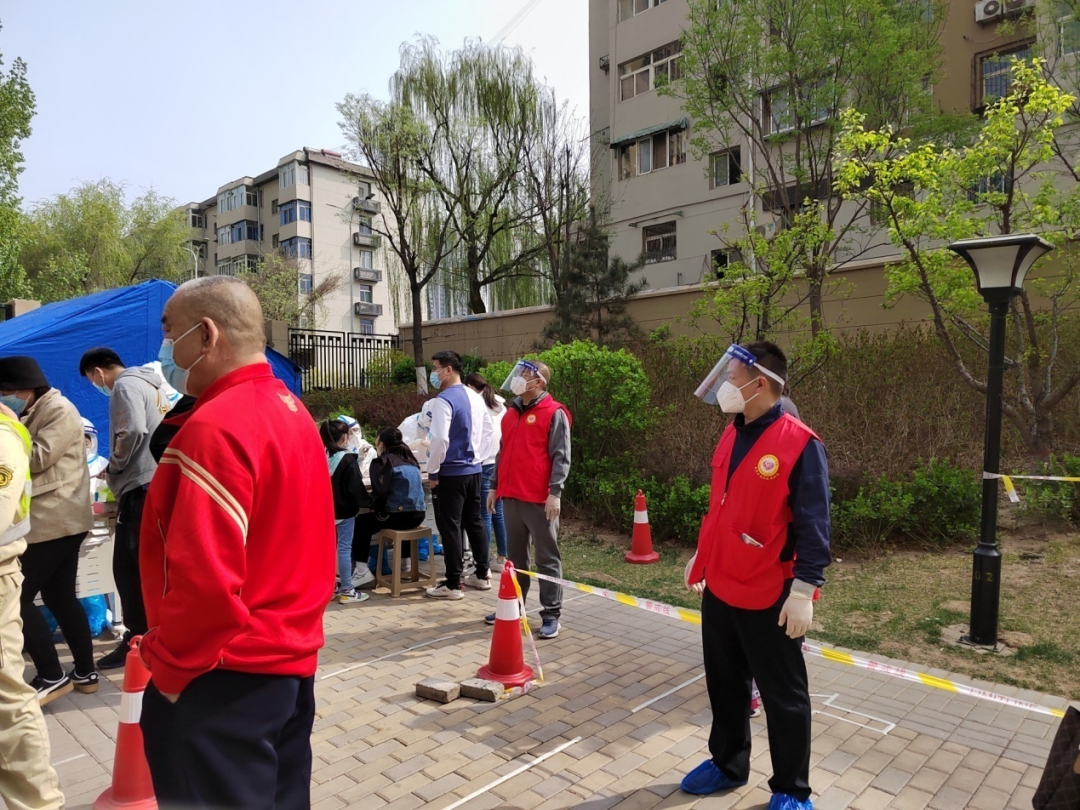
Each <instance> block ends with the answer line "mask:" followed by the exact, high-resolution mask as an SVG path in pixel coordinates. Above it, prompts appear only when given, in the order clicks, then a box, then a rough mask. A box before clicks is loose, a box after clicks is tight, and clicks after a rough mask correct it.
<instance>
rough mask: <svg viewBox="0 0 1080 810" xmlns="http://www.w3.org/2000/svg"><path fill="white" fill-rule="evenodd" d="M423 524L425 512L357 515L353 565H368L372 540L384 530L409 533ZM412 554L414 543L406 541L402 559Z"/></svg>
mask: <svg viewBox="0 0 1080 810" xmlns="http://www.w3.org/2000/svg"><path fill="white" fill-rule="evenodd" d="M380 517H381V518H382V519H381V520H380ZM423 522H424V513H423V512H394V513H392V514H389V515H381V516H379V515H376V514H375V513H374V512H365V513H364V514H362V515H357V516H356V529H355V530H354V531H353V541H352V558H353V565H356V564H357V563H358V562H363V563H366V562H367V561H368V558H369V557H371V539H372V538H373V537H374V536H375V535H376V534H378V533H379V532H381V531H382V530H383V529H396V530H397V531H408V530H409V529H415V528H416V527H417V526H419V525H420V524H421V523H423ZM411 552H412V543H410V542H409V541H405V542H404V543H402V544H401V556H402V557H407V556H408V555H409V554H410V553H411ZM372 573H374V571H373V572H372Z"/></svg>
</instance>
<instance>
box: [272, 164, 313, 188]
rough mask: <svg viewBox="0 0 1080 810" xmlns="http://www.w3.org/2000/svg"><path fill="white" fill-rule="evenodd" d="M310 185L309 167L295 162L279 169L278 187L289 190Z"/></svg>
mask: <svg viewBox="0 0 1080 810" xmlns="http://www.w3.org/2000/svg"><path fill="white" fill-rule="evenodd" d="M307 184H308V167H307V164H305V163H298V162H297V161H295V160H294V161H293V162H292V163H286V164H285V165H284V166H281V167H279V168H278V186H279V187H280V188H288V187H289V186H297V185H299V186H306V185H307Z"/></svg>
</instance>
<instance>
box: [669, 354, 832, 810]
mask: <svg viewBox="0 0 1080 810" xmlns="http://www.w3.org/2000/svg"><path fill="white" fill-rule="evenodd" d="M786 378H787V358H786V357H785V356H784V353H783V352H782V351H781V350H780V348H779V347H777V346H776V345H775V344H773V343H769V342H766V341H758V342H755V343H750V344H748V345H746V346H732V347H730V348H729V349H728V350H727V352H726V353H725V354H724V357H723V358H722V359H721V360H720V362H719V363H717V364H716V367H715V368H714V369H713V370H712V371H711V372H710V373H709V375H708V376H707V377H706V378H705V380H704V381H703V382H702V383H701V385H700V386H699V387H698V390H697V391H696V392H695V393H696V394H697V396H699V397H700V398H701V399H702V400H703V401H705V402H707V403H709V404H714V405H718V406H720V408H721V409H722V410H723V411H724V412H725V413H731V414H735V418H734V420H733V421H732V423H731V424H729V425H728V427H727V429H726V430H725V431H724V433H723V435H722V436H721V437H720V442H719V444H718V445H717V448H716V452H715V454H714V455H713V460H712V468H713V479H712V494H711V499H710V503H709V512H708V514H707V515H706V516H705V518H704V520H703V521H702V525H701V531H700V533H699V535H698V548H697V553H696V554H695V555H694V557H693V559H691V560H690V563H689V564H688V565H687V567H686V585H687V587H688V588H690V589H691V590H692V591H694V592H695V593H698V594H701V596H702V604H701V632H702V640H703V647H704V656H705V677H706V684H707V686H708V691H709V700H710V702H711V703H712V711H713V725H712V732H711V733H710V735H709V752H710V753H711V755H712V756H711V758H710V759H707V760H705V762H703V763H702V764H701V765H699V766H698V767H697V768H695V769H694V770H693V771H691V772H690V773H689V774H688V775H687V776H686V777H685V778H684V779H683V782H682V789H683V790H685V791H686V792H688V793H693V794H698V795H704V794H708V793H715V792H717V791H721V790H729V789H731V788H736V787H740V786H742V785H745V784H746V783H747V781H748V780H749V778H750V736H751V735H750V698H751V681H752V680H754V679H756V681H757V686H758V689H759V690H760V692H761V699H762V701H763V702H764V704H765V713H766V716H767V718H768V726H769V753H770V756H771V757H772V766H773V776H772V778H771V779H770V780H769V787H770V788H771V789H772V791H773V796H772V800H771V801H770V803H769V808H770V810H811V808H812V804H811V802H810V792H811V791H810V781H809V772H810V695H809V684H808V679H807V674H806V664H805V662H804V661H803V657H802V648H801V644H802V638H803V635H804V634H805V633H806V631H807V630H808V629H809V628H810V623H811V621H812V619H813V614H814V610H813V600H814V599H815V598H816V595H817V589H818V588H820V587H821V586H822V585H823V584H824V583H825V578H824V570H825V568H826V567H827V566H828V565H829V563H830V561H831V555H830V552H829V473H828V465H827V461H826V457H825V447H824V445H822V443H821V440H820V439H818V437H817V436H815V435H814V433H813V432H812V431H811V430H810V429H809V428H808V427H806V425H804V424H803V423H802V422H800V421H798V420H797V419H795V418H794V417H792V416H791V415H790V414H788V413H786V412H785V411H784V407H783V405H782V404H781V402H780V396H781V393H782V392H783V390H784V384H785V380H786Z"/></svg>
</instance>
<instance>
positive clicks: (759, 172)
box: [661, 0, 951, 338]
mask: <svg viewBox="0 0 1080 810" xmlns="http://www.w3.org/2000/svg"><path fill="white" fill-rule="evenodd" d="M946 6H947V4H944V3H941V2H937V0H901V1H900V2H897V0H815V2H806V0H737V2H736V1H735V0H720V1H719V2H717V0H689V14H688V26H687V29H686V30H685V31H684V33H683V36H682V38H681V57H680V58H679V60H678V61H677V63H676V64H678V67H677V68H675V69H672V70H671V71H669V82H668V84H667V86H666V87H662V89H661V92H665V93H670V94H672V95H674V96H677V97H678V98H681V99H682V100H683V104H684V108H685V110H686V111H687V113H689V115H690V116H691V117H692V119H693V121H694V130H693V132H694V135H693V137H692V138H691V140H690V146H691V150H692V152H693V153H694V154H695V156H696V157H698V158H701V159H709V160H710V161H711V160H712V157H711V156H713V155H717V154H719V153H724V154H723V157H718V158H717V160H721V161H724V163H723V164H721V168H722V169H724V170H726V171H727V172H728V176H729V178H730V174H731V171H735V172H736V173H737V175H738V178H739V180H740V181H742V182H746V183H748V184H749V185H750V187H751V189H752V193H751V194H750V195H749V198H748V201H747V203H746V205H745V210H744V211H743V212H742V215H741V217H739V218H738V219H736V220H735V221H733V222H731V223H729V224H728V226H727V227H726V228H720V229H717V231H716V235H717V237H718V239H719V240H720V243H721V246H722V247H721V249H723V250H726V251H728V252H729V255H731V256H733V257H737V258H736V259H735V263H736V264H737V265H738V267H734V268H732V270H731V271H730V272H728V273H726V275H725V279H726V280H727V282H728V284H729V285H730V284H731V282H733V281H737V282H739V283H740V284H743V285H745V284H746V283H747V282H750V281H751V280H753V283H752V284H751V286H749V287H745V286H744V287H743V289H740V290H736V289H734V287H732V286H725V287H721V290H720V292H719V293H717V294H716V295H714V296H712V304H713V306H712V311H713V313H714V314H715V315H716V317H717V318H718V319H719V320H724V319H730V316H729V312H730V308H731V305H732V304H735V305H736V311H737V314H736V318H737V320H739V321H745V324H744V325H742V326H739V327H738V328H737V329H735V330H733V331H734V332H739V331H745V330H746V329H751V330H753V331H754V332H756V333H758V334H760V335H761V336H765V334H766V333H768V332H769V331H772V332H773V333H774V334H775V332H777V331H780V330H782V329H784V328H785V326H786V325H788V324H789V322H790V320H791V318H792V317H793V315H794V314H795V312H796V311H797V310H798V309H799V308H805V309H807V310H808V312H807V316H806V320H807V326H808V327H809V330H810V332H811V334H812V336H813V337H814V338H817V337H819V336H820V335H822V334H823V333H825V332H827V331H828V329H829V328H830V324H829V323H827V321H826V317H825V312H824V300H825V297H826V293H827V292H828V291H829V287H830V280H829V276H830V274H831V273H833V272H834V271H835V270H837V269H841V268H843V266H844V265H845V264H847V263H849V262H851V261H853V260H856V259H860V258H863V257H865V256H868V255H872V252H873V251H875V250H877V249H879V248H880V247H882V246H883V245H885V244H887V242H886V240H885V239H884V238H883V236H882V235H881V232H880V228H879V227H877V226H876V224H875V223H874V222H873V221H871V220H870V219H868V218H867V216H866V214H867V213H868V212H867V207H866V204H865V203H864V202H860V201H857V200H856V201H845V200H844V199H843V198H842V197H841V195H839V194H837V193H835V192H834V191H833V179H834V178H833V163H834V159H835V157H836V146H837V127H836V122H837V121H838V119H839V116H840V113H841V111H842V110H844V109H846V108H848V107H854V108H855V109H857V110H859V111H860V112H861V113H863V114H864V115H866V116H867V118H868V120H870V121H872V122H874V123H875V125H878V126H884V125H892V126H893V127H894V128H895V129H898V130H899V129H907V130H911V131H912V132H913V133H915V135H916V137H918V136H921V135H922V134H923V133H925V132H927V131H935V132H936V131H940V130H941V129H942V128H943V127H944V123H943V119H942V117H941V116H938V115H937V114H935V113H934V111H933V105H932V99H931V95H930V92H929V87H931V86H932V83H933V80H934V77H935V75H936V73H937V70H938V68H939V65H940V61H941V53H940V46H939V40H940V34H941V29H942V24H943V22H944V19H945V11H946ZM950 125H951V122H950ZM735 149H738V150H739V151H738V152H735V151H730V152H728V151H727V150H735ZM732 167H734V169H732ZM710 170H712V167H711V166H710ZM732 182H734V181H732ZM773 239H775V240H776V241H777V242H778V243H779V244H776V245H775V246H774V245H772V244H771V241H772V240H773ZM759 274H760V276H762V277H763V278H760V279H759V278H758V276H759ZM736 286H739V285H736Z"/></svg>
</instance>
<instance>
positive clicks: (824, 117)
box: [765, 79, 829, 135]
mask: <svg viewBox="0 0 1080 810" xmlns="http://www.w3.org/2000/svg"><path fill="white" fill-rule="evenodd" d="M824 83H825V79H819V80H818V81H816V82H814V85H815V86H818V87H819V86H821V85H823V84H824ZM778 103H779V104H780V106H784V105H786V106H787V114H788V116H790V125H783V126H778V125H777V115H776V107H777V105H778ZM765 110H766V114H767V115H766V124H767V129H768V131H769V134H770V135H785V134H787V133H789V132H794V131H795V130H796V128H797V127H798V123H799V122H798V118H797V115H796V112H795V110H794V109H793V105H792V103H791V94H790V93H789V92H788V89H787V88H786V87H775V88H773V89H772V90H770V91H768V92H767V93H765ZM819 112H820V113H821V114H820V115H819V116H818V117H816V118H814V119H813V120H811V121H808V122H807V123H806V124H805V126H806V128H807V129H809V128H810V127H816V126H818V125H820V124H824V123H825V122H826V121H828V120H829V110H820V111H819Z"/></svg>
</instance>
